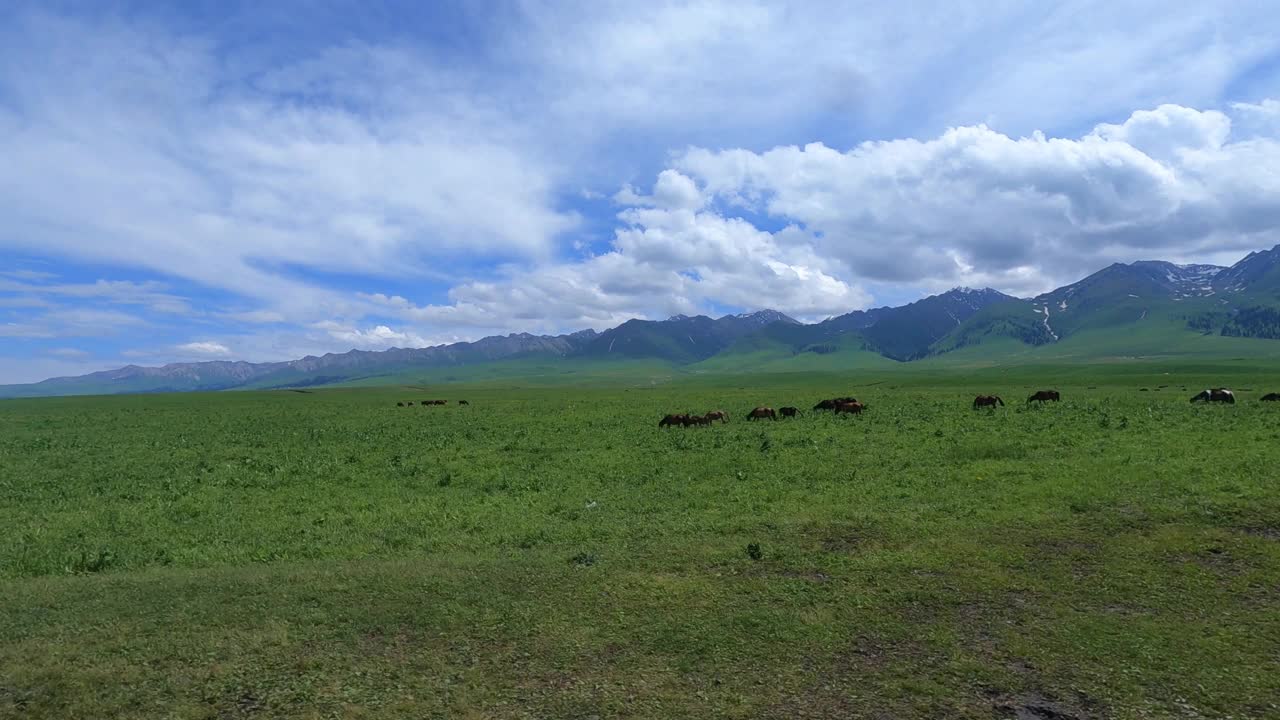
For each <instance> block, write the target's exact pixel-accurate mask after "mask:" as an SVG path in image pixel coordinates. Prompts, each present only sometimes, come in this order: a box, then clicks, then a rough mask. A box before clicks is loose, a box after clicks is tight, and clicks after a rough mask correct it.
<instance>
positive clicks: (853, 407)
mask: <svg viewBox="0 0 1280 720" xmlns="http://www.w3.org/2000/svg"><path fill="white" fill-rule="evenodd" d="M866 407H867V406H866V405H863V404H862V403H860V402H858V401H856V400H855V401H853V402H845V403H839V404H837V405H836V413H837V414H839V413H853V414H854V415H861V414H862V411H863V410H865V409H866Z"/></svg>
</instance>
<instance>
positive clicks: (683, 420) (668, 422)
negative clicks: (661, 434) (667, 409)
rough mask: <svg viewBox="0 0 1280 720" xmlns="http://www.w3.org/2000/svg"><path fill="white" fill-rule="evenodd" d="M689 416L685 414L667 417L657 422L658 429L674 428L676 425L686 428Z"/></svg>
mask: <svg viewBox="0 0 1280 720" xmlns="http://www.w3.org/2000/svg"><path fill="white" fill-rule="evenodd" d="M688 424H689V416H688V415H687V414H685V413H679V414H677V415H667V416H666V417H664V418H662V419H661V420H659V421H658V427H675V426H676V425H681V426H688Z"/></svg>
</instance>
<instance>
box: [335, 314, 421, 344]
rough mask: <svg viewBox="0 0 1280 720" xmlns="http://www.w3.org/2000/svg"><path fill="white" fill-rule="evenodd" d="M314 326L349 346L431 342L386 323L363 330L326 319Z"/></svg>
mask: <svg viewBox="0 0 1280 720" xmlns="http://www.w3.org/2000/svg"><path fill="white" fill-rule="evenodd" d="M312 327H313V328H315V329H317V330H323V331H324V332H325V333H327V334H328V335H329V337H331V338H333V339H334V340H338V341H340V342H342V343H343V344H344V345H346V346H347V347H349V348H356V349H378V350H382V349H386V348H392V347H410V348H412V347H426V346H427V345H429V344H431V343H429V342H428V341H427V340H426V339H424V338H423V337H422V336H420V335H417V334H415V333H412V332H402V331H399V330H393V329H391V328H390V327H387V326H386V325H376V326H374V327H371V328H368V329H365V330H361V329H359V328H356V327H349V326H344V325H342V324H341V323H337V322H333V321H328V320H326V321H322V322H318V323H315V324H314V325H312Z"/></svg>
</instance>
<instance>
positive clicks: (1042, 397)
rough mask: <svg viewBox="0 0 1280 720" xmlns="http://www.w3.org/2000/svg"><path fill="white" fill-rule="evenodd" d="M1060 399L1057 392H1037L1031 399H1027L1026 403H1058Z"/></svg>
mask: <svg viewBox="0 0 1280 720" xmlns="http://www.w3.org/2000/svg"><path fill="white" fill-rule="evenodd" d="M1061 399H1062V397H1061V396H1059V395H1058V391H1057V390H1037V391H1036V392H1035V393H1034V394H1033V395H1032V396H1031V397H1029V398H1027V403H1028V404H1030V403H1031V402H1033V401H1034V402H1041V403H1043V402H1045V401H1048V400H1052V401H1054V402H1058V401H1059V400H1061Z"/></svg>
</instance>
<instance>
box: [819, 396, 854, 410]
mask: <svg viewBox="0 0 1280 720" xmlns="http://www.w3.org/2000/svg"><path fill="white" fill-rule="evenodd" d="M853 402H858V398H855V397H838V398H831V399H830V400H823V401H822V402H820V403H818V404H817V405H814V406H813V409H814V410H835V409H836V406H837V405H839V404H840V403H853Z"/></svg>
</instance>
